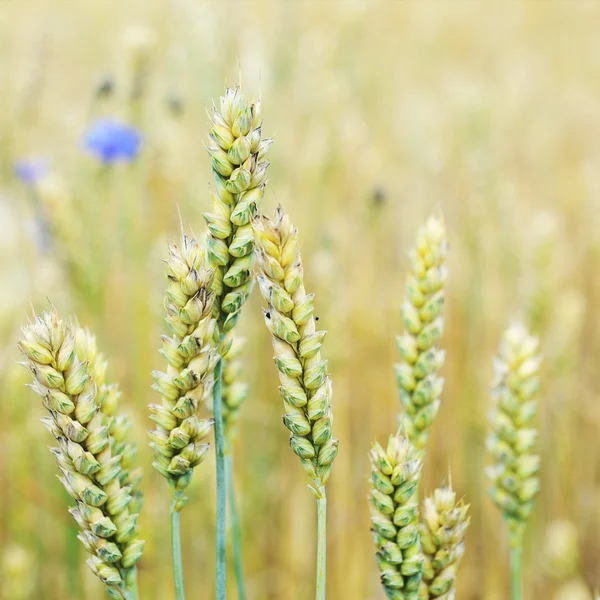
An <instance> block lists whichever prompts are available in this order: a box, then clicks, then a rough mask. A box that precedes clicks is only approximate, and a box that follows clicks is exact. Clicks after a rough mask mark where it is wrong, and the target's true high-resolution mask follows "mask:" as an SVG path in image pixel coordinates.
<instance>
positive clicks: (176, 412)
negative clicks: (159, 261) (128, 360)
mask: <svg viewBox="0 0 600 600" xmlns="http://www.w3.org/2000/svg"><path fill="white" fill-rule="evenodd" d="M166 275H167V280H168V287H167V293H166V298H165V308H166V313H167V316H166V321H167V325H168V326H169V328H170V330H171V334H172V335H171V337H169V336H163V337H162V348H161V350H160V353H161V354H162V356H163V357H164V359H165V360H166V361H167V365H168V366H167V372H166V373H163V372H160V371H154V372H153V377H154V385H153V386H152V387H153V388H154V389H155V390H156V391H157V392H159V393H160V394H161V396H162V403H161V404H151V405H150V407H149V408H150V412H151V419H152V420H153V421H154V422H155V423H156V429H155V430H154V431H151V432H150V438H151V443H150V445H151V447H152V448H153V449H154V462H153V463H152V464H153V466H154V468H155V469H156V470H157V471H158V472H159V473H161V475H163V476H164V477H165V478H166V479H167V482H168V484H169V488H170V491H171V494H172V496H173V499H174V501H175V510H176V511H179V510H181V508H182V507H183V505H184V504H185V501H186V498H185V497H184V496H183V493H184V491H185V489H186V488H187V486H188V485H189V483H190V480H191V478H192V473H193V470H194V467H196V466H197V465H198V464H200V463H201V462H202V460H203V459H204V456H205V454H206V452H207V451H208V448H209V445H208V444H207V443H205V442H204V438H205V437H206V436H207V435H208V433H209V432H210V430H211V429H212V426H213V420H212V419H201V418H200V417H199V408H200V406H201V404H202V403H203V402H205V400H206V399H207V398H208V397H210V394H211V392H212V387H213V383H214V369H215V366H216V364H217V362H218V360H219V354H218V353H217V350H216V345H215V340H214V335H215V326H216V321H215V319H214V318H212V316H211V312H212V308H213V299H214V294H213V292H212V291H211V285H212V280H213V275H214V271H213V270H212V269H208V268H206V266H205V255H204V251H203V250H202V249H201V248H200V247H199V246H198V244H197V243H196V240H194V239H192V238H190V237H188V236H186V235H183V237H182V240H181V245H180V246H177V245H175V244H173V245H171V246H170V247H169V259H168V260H167V271H166Z"/></svg>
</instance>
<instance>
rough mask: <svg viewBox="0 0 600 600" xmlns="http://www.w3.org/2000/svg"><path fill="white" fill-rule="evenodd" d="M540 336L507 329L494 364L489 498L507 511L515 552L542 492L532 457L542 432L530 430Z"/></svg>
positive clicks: (536, 462) (536, 463) (518, 327)
mask: <svg viewBox="0 0 600 600" xmlns="http://www.w3.org/2000/svg"><path fill="white" fill-rule="evenodd" d="M541 361H542V359H541V356H540V354H539V343H538V340H537V338H535V337H533V336H531V335H529V334H528V332H527V330H526V329H525V327H523V326H522V325H519V324H516V325H513V326H511V327H509V328H508V330H507V331H506V332H505V334H504V337H503V339H502V342H501V344H500V356H499V357H498V358H497V359H496V361H495V362H494V370H495V380H494V383H493V388H492V392H491V395H492V402H493V408H492V410H491V413H490V417H489V421H490V428H491V432H490V434H489V436H488V439H487V448H488V451H489V452H490V455H491V457H492V459H493V461H494V463H493V465H492V466H491V467H489V468H488V469H487V475H488V477H489V478H490V480H491V482H492V488H491V489H490V495H491V497H492V499H493V500H494V502H495V503H496V506H497V507H498V508H499V509H500V510H501V511H502V513H503V514H504V517H505V519H506V522H507V523H508V527H509V531H510V541H511V546H512V547H513V548H520V546H521V542H522V537H523V532H524V530H525V526H526V523H527V520H528V519H529V516H530V515H531V512H532V511H533V505H534V498H535V496H536V494H537V493H538V491H539V488H540V481H539V478H538V476H537V474H538V471H539V466H540V457H539V456H537V455H535V454H533V447H534V445H535V441H536V438H537V430H536V429H535V428H533V427H532V426H531V423H532V420H533V417H534V415H535V413H536V411H537V401H536V399H535V395H536V393H537V391H538V389H539V385H540V378H539V369H540V365H541Z"/></svg>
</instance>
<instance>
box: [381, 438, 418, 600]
mask: <svg viewBox="0 0 600 600" xmlns="http://www.w3.org/2000/svg"><path fill="white" fill-rule="evenodd" d="M370 458H371V469H372V470H371V493H370V503H371V531H372V533H373V540H374V541H375V547H376V558H377V565H378V566H379V570H380V571H381V584H382V585H383V589H384V590H385V593H386V594H387V597H388V598H390V600H417V598H418V597H419V586H420V583H421V574H422V569H423V555H422V553H421V548H420V544H419V524H418V523H419V506H418V503H417V485H418V483H419V477H420V473H421V460H420V458H419V454H418V452H417V451H416V450H415V448H414V446H413V445H412V444H411V442H410V441H409V439H408V438H406V437H403V436H401V435H392V436H390V438H389V441H388V445H387V448H385V449H384V448H383V447H382V446H381V445H380V444H378V443H375V444H374V445H373V448H372V449H371V455H370Z"/></svg>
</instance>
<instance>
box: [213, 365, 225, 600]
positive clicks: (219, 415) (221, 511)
mask: <svg viewBox="0 0 600 600" xmlns="http://www.w3.org/2000/svg"><path fill="white" fill-rule="evenodd" d="M222 373H223V359H220V360H219V362H218V363H217V366H216V368H215V386H214V389H213V412H214V417H215V452H216V466H217V600H226V593H227V529H226V528H227V485H226V481H225V438H224V435H223V405H222V399H221V386H222Z"/></svg>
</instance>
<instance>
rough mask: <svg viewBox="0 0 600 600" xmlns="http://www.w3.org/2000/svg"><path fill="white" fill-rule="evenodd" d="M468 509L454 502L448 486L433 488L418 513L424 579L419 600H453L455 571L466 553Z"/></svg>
mask: <svg viewBox="0 0 600 600" xmlns="http://www.w3.org/2000/svg"><path fill="white" fill-rule="evenodd" d="M468 512H469V506H468V505H465V504H463V502H462V501H460V502H457V501H456V493H455V492H454V490H453V489H452V486H451V485H448V486H443V487H441V488H438V489H436V490H435V491H434V492H433V494H432V495H431V496H430V497H428V498H426V499H425V501H424V503H423V509H422V511H421V523H420V525H419V530H420V534H421V549H422V551H423V557H424V563H423V579H422V581H421V587H420V589H419V600H428V599H429V598H443V599H447V598H453V597H454V595H455V594H456V589H455V583H456V571H457V569H458V565H459V563H460V560H461V559H462V557H463V554H464V551H465V534H466V531H467V528H468V527H469V523H470V519H469V517H468Z"/></svg>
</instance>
